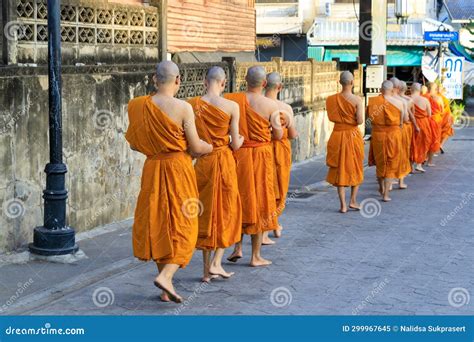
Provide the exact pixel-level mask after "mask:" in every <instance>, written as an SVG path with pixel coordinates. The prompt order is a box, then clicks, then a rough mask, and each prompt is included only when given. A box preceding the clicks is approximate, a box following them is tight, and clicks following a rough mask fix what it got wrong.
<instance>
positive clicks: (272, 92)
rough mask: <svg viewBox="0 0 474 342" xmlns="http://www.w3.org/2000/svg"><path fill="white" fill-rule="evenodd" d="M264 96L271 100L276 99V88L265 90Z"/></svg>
mask: <svg viewBox="0 0 474 342" xmlns="http://www.w3.org/2000/svg"><path fill="white" fill-rule="evenodd" d="M265 97H268V98H269V99H272V100H278V91H277V90H267V91H266V92H265Z"/></svg>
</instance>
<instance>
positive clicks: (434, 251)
mask: <svg viewBox="0 0 474 342" xmlns="http://www.w3.org/2000/svg"><path fill="white" fill-rule="evenodd" d="M473 137H474V129H473V128H472V127H469V128H464V129H461V130H458V131H456V136H455V137H454V138H453V139H451V140H450V142H449V143H448V144H447V146H446V151H447V153H446V154H444V155H442V156H439V157H438V158H437V160H436V163H437V166H436V168H433V169H429V170H428V172H427V173H426V174H424V175H411V176H409V177H408V179H407V183H408V185H409V189H408V190H406V191H402V190H397V191H394V192H393V195H392V198H393V201H392V202H391V203H381V202H379V201H378V199H379V195H378V193H377V186H376V181H375V170H374V168H368V169H366V172H365V176H366V179H365V183H364V184H363V186H362V187H361V191H360V196H359V198H360V200H361V201H362V200H365V201H364V202H363V204H364V209H365V210H364V211H362V212H355V211H352V212H350V213H348V214H345V215H341V214H339V213H338V200H337V197H336V192H335V190H334V189H333V188H330V187H327V186H325V185H324V183H322V181H323V180H324V177H325V173H326V168H325V166H324V162H325V160H324V158H323V157H319V158H314V159H313V160H311V161H309V162H305V163H302V164H299V165H295V168H294V172H293V175H292V185H291V188H292V189H293V190H296V189H297V190H298V191H296V192H297V193H304V194H305V196H291V194H290V197H291V198H292V200H291V201H290V202H289V204H288V207H287V210H286V212H285V214H284V216H283V217H282V219H281V222H282V225H283V226H284V227H285V230H284V231H283V237H282V238H281V239H279V240H277V245H275V246H266V247H264V250H263V253H264V256H265V257H268V258H269V259H271V260H273V262H274V263H273V265H271V266H270V267H268V268H262V269H255V268H250V267H248V262H249V252H250V244H249V239H248V237H247V238H246V239H245V245H244V253H245V256H244V258H243V259H242V260H241V261H240V262H239V263H237V264H226V265H225V267H226V268H227V269H228V270H229V271H235V272H236V275H235V276H234V277H232V278H231V279H229V280H227V281H224V280H216V281H214V282H212V284H209V285H208V284H203V283H200V282H199V279H200V277H201V270H202V266H201V260H202V259H201V255H200V253H196V254H195V256H194V258H193V260H192V262H191V264H190V265H189V266H188V267H187V268H186V269H184V270H181V271H180V272H178V275H177V282H176V288H177V290H178V291H179V292H180V293H181V294H182V295H184V296H185V297H187V299H188V300H187V301H186V302H185V303H184V304H182V305H176V304H171V303H161V302H160V301H159V300H158V295H159V292H158V291H157V289H156V288H155V287H154V286H153V283H152V280H153V277H154V276H155V272H156V267H155V265H154V264H153V263H142V262H138V261H135V260H134V259H133V257H132V256H131V255H132V251H131V231H130V222H127V223H123V224H121V225H120V226H117V227H116V228H117V230H115V231H111V232H108V233H105V234H102V235H98V236H95V237H93V238H89V239H83V240H81V241H80V247H81V249H82V250H83V251H84V252H85V253H86V255H87V256H88V259H85V260H81V261H78V262H77V263H76V264H73V265H63V264H52V263H44V262H39V261H32V262H28V263H26V264H20V265H5V266H3V267H0V310H2V308H3V311H2V312H0V314H42V315H45V314H48V315H66V314H67V315H69V314H72V315H85V314H93V315H94V314H99V315H135V314H144V315H156V314H160V315H174V314H185V315H196V314H197V315H210V314H215V315H240V314H247V315H254V314H263V315H266V314H282V315H286V314H290V315H291V314H299V315H303V314H322V315H338V314H339V315H352V314H369V315H370V314H375V315H377V314H391V315H396V314H401V315H408V314H427V315H430V314H452V315H467V314H474V301H473V300H472V299H471V300H470V301H469V300H468V299H469V298H470V296H474V276H473V274H472V265H473V264H474V232H473V230H472V228H471V227H472V226H473V225H474V220H473V218H472V209H473V202H474V201H472V200H473V199H474V184H473V182H472V174H473V172H474V158H473V152H472V151H473V145H472V143H473ZM315 184H316V185H315ZM309 185H310V186H309ZM308 186H309V187H308ZM228 253H230V251H228V252H227V253H226V254H228ZM20 290H21V291H20Z"/></svg>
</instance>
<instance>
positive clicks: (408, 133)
mask: <svg viewBox="0 0 474 342" xmlns="http://www.w3.org/2000/svg"><path fill="white" fill-rule="evenodd" d="M413 131H414V128H413V123H412V122H411V121H410V122H404V123H403V127H402V145H401V148H400V165H399V170H398V174H399V175H400V178H403V177H406V176H407V175H408V174H409V173H410V172H411V142H412V139H413Z"/></svg>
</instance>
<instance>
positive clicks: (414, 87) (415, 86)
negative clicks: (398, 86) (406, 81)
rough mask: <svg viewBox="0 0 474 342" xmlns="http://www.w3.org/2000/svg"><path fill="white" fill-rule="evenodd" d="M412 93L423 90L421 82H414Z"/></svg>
mask: <svg viewBox="0 0 474 342" xmlns="http://www.w3.org/2000/svg"><path fill="white" fill-rule="evenodd" d="M410 90H411V92H412V93H417V92H420V91H421V84H420V83H416V82H415V83H413V84H412V85H411V88H410Z"/></svg>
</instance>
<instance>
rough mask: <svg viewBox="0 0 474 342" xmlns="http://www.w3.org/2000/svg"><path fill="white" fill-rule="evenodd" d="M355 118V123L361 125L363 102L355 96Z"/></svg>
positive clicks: (362, 120)
mask: <svg viewBox="0 0 474 342" xmlns="http://www.w3.org/2000/svg"><path fill="white" fill-rule="evenodd" d="M356 110H357V111H356V119H357V124H358V125H362V124H363V123H364V104H363V103H362V100H361V99H360V98H358V97H357V105H356Z"/></svg>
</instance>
